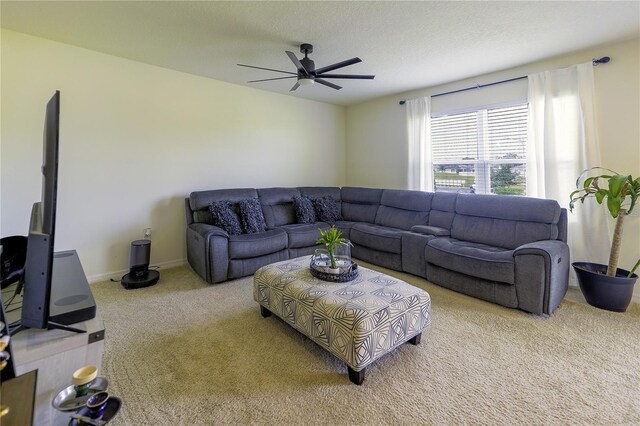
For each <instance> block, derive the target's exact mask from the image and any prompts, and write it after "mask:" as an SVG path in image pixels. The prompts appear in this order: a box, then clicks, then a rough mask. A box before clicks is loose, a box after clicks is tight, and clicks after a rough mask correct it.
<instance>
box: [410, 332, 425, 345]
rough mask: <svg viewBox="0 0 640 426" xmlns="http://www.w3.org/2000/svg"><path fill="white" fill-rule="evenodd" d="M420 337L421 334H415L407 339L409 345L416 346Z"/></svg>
mask: <svg viewBox="0 0 640 426" xmlns="http://www.w3.org/2000/svg"><path fill="white" fill-rule="evenodd" d="M421 337H422V333H420V334H416V335H415V336H413V337H412V338H411V339H409V343H411V344H412V345H417V344H419V343H420V338H421Z"/></svg>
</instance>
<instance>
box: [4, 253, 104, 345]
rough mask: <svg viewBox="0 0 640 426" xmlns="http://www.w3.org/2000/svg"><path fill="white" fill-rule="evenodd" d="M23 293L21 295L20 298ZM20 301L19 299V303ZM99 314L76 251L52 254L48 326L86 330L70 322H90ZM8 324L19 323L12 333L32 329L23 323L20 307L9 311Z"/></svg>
mask: <svg viewBox="0 0 640 426" xmlns="http://www.w3.org/2000/svg"><path fill="white" fill-rule="evenodd" d="M21 297H22V296H20V298H21ZM18 302H19V300H16V303H18ZM95 316H96V301H95V300H94V298H93V293H91V288H89V282H88V281H87V277H86V276H85V274H84V269H82V263H80V258H79V257H78V253H77V252H76V251H75V250H67V251H59V252H56V253H54V255H53V274H52V276H51V297H50V298H49V321H48V324H47V327H46V328H47V329H49V330H52V329H58V330H66V331H71V332H75V333H84V331H83V330H80V329H78V328H75V327H69V325H70V324H76V323H79V322H83V321H88V320H90V319H92V318H94V317H95ZM7 317H8V318H9V324H16V326H15V328H12V329H11V334H16V333H18V332H19V331H22V330H25V329H27V328H30V327H28V326H24V325H22V324H20V310H18V311H15V313H9V314H7Z"/></svg>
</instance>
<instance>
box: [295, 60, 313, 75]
mask: <svg viewBox="0 0 640 426" xmlns="http://www.w3.org/2000/svg"><path fill="white" fill-rule="evenodd" d="M300 63H301V64H302V66H303V67H304V69H305V70H307V72H308V73H309V75H310V76H315V74H316V64H315V62H313V61H312V60H311V59H309V58H307V57H304V58H302V59H300ZM298 76H299V77H306V76H305V75H304V74H302V72H300V71H298Z"/></svg>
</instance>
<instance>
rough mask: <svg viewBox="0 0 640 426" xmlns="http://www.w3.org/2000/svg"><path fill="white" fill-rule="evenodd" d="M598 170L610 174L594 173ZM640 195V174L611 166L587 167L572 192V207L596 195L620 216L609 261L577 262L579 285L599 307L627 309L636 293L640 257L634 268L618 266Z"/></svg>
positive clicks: (589, 301) (587, 298) (615, 215)
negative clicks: (628, 219)
mask: <svg viewBox="0 0 640 426" xmlns="http://www.w3.org/2000/svg"><path fill="white" fill-rule="evenodd" d="M594 170H598V171H602V170H604V171H607V172H609V173H605V174H601V175H596V176H590V174H591V172H593V171H594ZM639 196H640V177H638V178H635V179H634V178H633V177H632V176H631V175H628V176H625V175H621V174H619V173H617V172H614V171H613V170H610V169H605V168H602V167H593V168H591V169H588V170H585V171H584V172H582V174H581V175H580V176H579V177H578V180H577V181H576V190H575V191H573V192H572V193H571V196H570V198H571V201H570V203H569V210H571V211H573V209H574V207H575V203H576V202H577V201H580V202H581V203H584V201H585V200H586V199H587V198H595V200H596V201H597V202H598V204H605V203H606V206H607V210H608V211H609V214H610V215H611V216H612V217H613V218H614V219H616V225H615V230H614V233H613V240H612V243H611V251H610V253H609V264H608V265H601V264H598V263H591V262H574V263H572V266H573V269H574V270H575V271H576V276H577V278H578V284H579V285H580V289H581V290H582V294H583V295H584V297H585V299H586V300H587V302H588V303H589V304H590V305H592V306H596V307H598V308H602V309H607V310H610V311H615V312H624V311H625V310H626V309H627V307H628V306H629V303H630V302H631V298H632V296H633V287H634V285H635V282H636V280H637V279H638V276H637V275H636V274H635V273H634V272H635V270H636V269H637V268H638V266H639V265H640V259H639V260H638V262H636V264H635V265H634V266H633V268H631V271H627V270H624V269H620V268H618V259H619V257H620V244H621V242H622V229H623V226H624V220H625V218H626V217H627V216H628V215H629V214H630V213H631V212H632V211H633V208H634V207H635V205H636V201H637V200H638V197H639Z"/></svg>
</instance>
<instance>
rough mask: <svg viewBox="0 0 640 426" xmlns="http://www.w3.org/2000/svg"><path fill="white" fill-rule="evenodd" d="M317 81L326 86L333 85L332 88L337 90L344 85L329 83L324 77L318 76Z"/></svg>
mask: <svg viewBox="0 0 640 426" xmlns="http://www.w3.org/2000/svg"><path fill="white" fill-rule="evenodd" d="M316 83H320V84H323V85H325V86H328V87H331V88H332V89H336V90H340V89H342V87H340V86H338V85H337V84H333V83H329V82H328V81H326V80H323V79H321V78H318V77H316Z"/></svg>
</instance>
